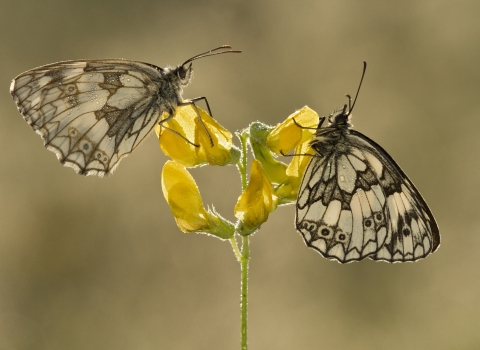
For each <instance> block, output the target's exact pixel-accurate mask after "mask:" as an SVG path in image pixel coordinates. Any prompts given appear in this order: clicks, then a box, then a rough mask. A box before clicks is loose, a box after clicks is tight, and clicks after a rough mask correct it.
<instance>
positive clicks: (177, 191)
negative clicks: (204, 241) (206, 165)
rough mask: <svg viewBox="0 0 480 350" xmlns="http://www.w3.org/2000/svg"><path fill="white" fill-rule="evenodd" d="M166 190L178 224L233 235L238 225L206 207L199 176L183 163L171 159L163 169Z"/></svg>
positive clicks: (225, 236) (187, 229)
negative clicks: (197, 180) (189, 170)
mask: <svg viewBox="0 0 480 350" xmlns="http://www.w3.org/2000/svg"><path fill="white" fill-rule="evenodd" d="M162 190H163V195H164V196H165V199H166V201H167V203H168V205H169V206H170V210H171V211H172V213H173V216H174V217H175V221H176V222H177V226H178V228H179V229H180V230H181V231H182V232H185V233H188V232H202V233H208V234H212V235H214V236H217V237H219V238H222V239H228V238H231V237H233V234H234V227H233V225H232V224H231V223H229V222H228V221H227V220H225V219H223V218H222V217H221V216H220V215H219V214H217V213H216V212H215V211H213V212H212V211H210V210H207V209H205V207H204V205H203V201H202V197H201V196H200V191H199V189H198V186H197V184H196V183H195V180H194V179H193V177H192V176H191V175H190V173H189V172H188V171H187V170H186V169H185V168H184V167H183V166H181V165H179V164H177V163H176V162H173V161H168V162H166V163H165V165H164V166H163V170H162Z"/></svg>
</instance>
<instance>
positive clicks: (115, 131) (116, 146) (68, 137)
mask: <svg viewBox="0 0 480 350" xmlns="http://www.w3.org/2000/svg"><path fill="white" fill-rule="evenodd" d="M239 52H241V51H237V50H231V46H229V45H223V46H220V47H217V48H215V49H213V50H210V51H207V52H204V53H201V54H199V55H196V56H193V57H192V58H190V59H188V60H187V61H185V62H184V63H183V64H181V65H179V66H177V67H174V68H173V67H167V68H160V67H157V66H155V65H153V64H149V63H143V62H136V61H128V60H123V59H104V60H78V61H63V62H58V63H53V64H49V65H45V66H42V67H38V68H35V69H32V70H29V71H27V72H25V73H22V74H20V75H19V76H17V77H16V78H15V79H13V81H12V84H11V86H10V93H11V95H12V96H13V99H14V101H15V103H16V104H17V107H18V110H19V111H20V113H21V114H22V115H23V118H24V119H25V121H26V122H27V123H28V124H29V125H30V126H31V127H32V128H33V130H35V131H36V132H37V133H38V134H40V136H41V137H42V139H43V141H44V143H45V147H46V148H47V149H49V150H50V151H52V152H54V153H55V154H56V155H57V157H58V159H59V160H60V162H61V163H62V164H64V165H65V166H69V167H72V168H73V169H74V170H75V171H76V172H77V173H79V174H81V175H97V176H100V177H103V176H105V175H109V174H111V173H112V172H113V171H114V170H115V168H116V167H117V166H118V164H119V162H120V160H121V159H122V158H124V157H126V156H127V155H129V154H130V153H131V152H132V151H133V150H134V149H135V148H136V147H137V146H138V145H139V144H140V143H141V142H142V141H143V140H144V139H145V137H146V136H147V135H148V134H149V133H150V131H151V130H152V129H153V127H154V126H155V125H156V124H157V123H160V124H162V123H164V122H165V121H167V120H168V119H170V118H172V117H173V115H174V112H175V110H176V108H177V107H178V106H181V105H186V104H193V105H194V107H195V104H194V103H195V101H198V100H204V101H205V103H206V104H207V107H208V110H209V111H210V107H209V105H208V101H207V99H206V98H205V97H198V98H196V99H192V100H189V101H184V100H183V98H182V92H183V88H184V87H186V86H187V85H188V84H189V83H190V81H191V79H192V77H193V69H192V63H191V62H192V61H194V60H196V59H199V58H203V57H208V56H213V55H218V54H223V53H239ZM165 112H166V113H168V116H167V117H166V118H164V119H161V117H162V115H163V113H165ZM210 114H211V112H210ZM197 115H198V117H199V118H200V115H199V114H198V111H197ZM200 121H201V118H200ZM187 142H188V140H187Z"/></svg>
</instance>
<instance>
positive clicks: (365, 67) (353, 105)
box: [345, 61, 367, 115]
mask: <svg viewBox="0 0 480 350" xmlns="http://www.w3.org/2000/svg"><path fill="white" fill-rule="evenodd" d="M366 70H367V62H365V61H363V72H362V77H361V78H360V84H358V89H357V93H356V95H355V99H354V100H353V104H352V105H350V104H351V103H352V98H351V96H350V95H345V96H347V97H348V107H349V108H348V115H350V114H351V113H352V109H353V107H355V102H357V97H358V93H359V92H360V88H361V87H362V83H363V77H364V76H365V71H366Z"/></svg>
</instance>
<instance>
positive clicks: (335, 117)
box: [328, 105, 352, 128]
mask: <svg viewBox="0 0 480 350" xmlns="http://www.w3.org/2000/svg"><path fill="white" fill-rule="evenodd" d="M347 109H348V110H347ZM350 112H351V109H349V108H348V107H347V105H344V106H343V109H341V110H338V111H335V112H333V114H330V116H329V117H328V121H329V122H330V125H329V127H347V128H350V127H351V126H352V124H350V118H351V116H352V115H351V113H350Z"/></svg>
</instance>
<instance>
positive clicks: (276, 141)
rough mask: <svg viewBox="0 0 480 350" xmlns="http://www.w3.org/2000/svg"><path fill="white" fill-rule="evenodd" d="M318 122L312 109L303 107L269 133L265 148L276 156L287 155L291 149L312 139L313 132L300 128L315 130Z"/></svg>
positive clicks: (316, 115)
mask: <svg viewBox="0 0 480 350" xmlns="http://www.w3.org/2000/svg"><path fill="white" fill-rule="evenodd" d="M294 119H295V121H296V122H297V123H296V124H295V122H294V121H293V120H294ZM318 120H319V118H318V114H317V113H316V112H315V111H314V110H313V109H311V108H309V107H307V106H305V107H303V108H302V109H300V110H298V111H296V112H295V113H293V114H291V115H290V116H289V117H288V118H287V119H286V120H285V121H284V122H282V123H280V124H278V125H277V126H276V127H275V129H273V130H272V131H271V132H270V133H269V135H268V137H267V141H266V146H267V147H268V148H269V149H270V150H271V151H272V152H275V153H276V154H278V155H281V154H282V152H283V154H287V153H288V152H290V151H291V150H292V149H293V148H295V147H297V146H298V145H300V144H302V143H304V142H306V141H309V140H311V139H312V135H313V134H314V132H315V130H312V129H303V128H302V127H304V128H316V127H317V125H318ZM297 124H298V125H297ZM299 125H300V126H299Z"/></svg>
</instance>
